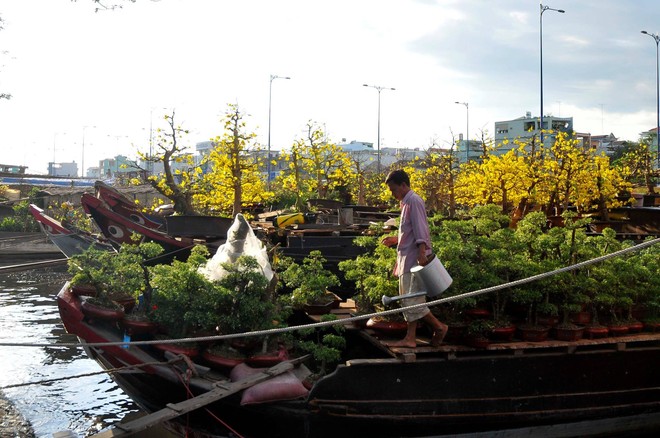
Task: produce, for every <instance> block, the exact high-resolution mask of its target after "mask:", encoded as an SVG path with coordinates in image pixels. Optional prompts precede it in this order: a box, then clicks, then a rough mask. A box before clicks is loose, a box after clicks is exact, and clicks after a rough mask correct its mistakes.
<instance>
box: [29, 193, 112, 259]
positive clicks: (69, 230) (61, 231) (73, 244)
mask: <svg viewBox="0 0 660 438" xmlns="http://www.w3.org/2000/svg"><path fill="white" fill-rule="evenodd" d="M28 209H29V211H30V214H31V215H32V216H33V217H34V219H35V220H36V221H37V222H38V223H39V227H40V228H41V230H42V231H43V232H44V234H46V236H47V237H48V239H49V240H50V241H51V242H53V244H54V245H55V246H56V247H57V248H58V249H59V250H60V251H61V252H62V254H64V255H65V256H66V257H67V258H70V257H72V256H74V255H76V254H81V253H82V252H83V251H85V250H86V249H88V248H89V247H90V246H92V245H93V246H95V247H96V248H97V249H103V250H108V251H114V247H113V246H112V245H111V244H110V243H109V242H105V241H102V240H101V239H100V238H99V236H95V235H93V234H91V233H88V232H86V231H83V230H79V229H75V228H74V227H72V226H70V225H67V224H63V223H62V222H60V221H58V220H57V219H55V218H53V217H50V216H48V215H47V214H46V213H44V210H43V209H41V208H39V207H37V206H36V205H34V204H30V206H29V208H28Z"/></svg>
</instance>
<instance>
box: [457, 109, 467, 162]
mask: <svg viewBox="0 0 660 438" xmlns="http://www.w3.org/2000/svg"><path fill="white" fill-rule="evenodd" d="M454 103H457V104H459V105H465V114H466V117H467V127H466V130H465V139H466V141H465V162H466V163H467V162H468V159H469V158H470V152H469V151H470V149H469V148H470V105H469V104H468V103H467V102H458V101H457V102H454Z"/></svg>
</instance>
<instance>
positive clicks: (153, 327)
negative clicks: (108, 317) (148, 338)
mask: <svg viewBox="0 0 660 438" xmlns="http://www.w3.org/2000/svg"><path fill="white" fill-rule="evenodd" d="M119 325H120V326H121V327H122V328H123V329H124V330H126V332H127V333H128V335H129V336H133V335H143V334H154V333H156V332H157V331H158V324H157V323H155V322H153V321H149V320H148V319H131V318H126V317H124V318H123V319H122V320H121V321H119Z"/></svg>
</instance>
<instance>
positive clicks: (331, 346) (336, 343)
mask: <svg viewBox="0 0 660 438" xmlns="http://www.w3.org/2000/svg"><path fill="white" fill-rule="evenodd" d="M336 319H337V315H332V314H327V315H323V316H321V322H325V321H334V320H336ZM343 332H344V326H342V325H339V324H338V325H336V326H333V327H324V328H321V329H316V330H314V329H303V330H299V334H300V336H302V337H306V338H303V339H299V340H297V341H296V346H297V347H298V348H300V349H301V350H302V351H306V352H309V353H311V354H312V356H313V357H314V359H315V360H316V361H317V362H318V363H319V364H320V365H319V372H318V375H319V376H323V375H324V374H326V370H327V369H328V365H330V364H333V363H336V362H339V360H340V359H341V352H342V350H343V349H344V348H346V340H345V339H344V337H343V336H342V333H343Z"/></svg>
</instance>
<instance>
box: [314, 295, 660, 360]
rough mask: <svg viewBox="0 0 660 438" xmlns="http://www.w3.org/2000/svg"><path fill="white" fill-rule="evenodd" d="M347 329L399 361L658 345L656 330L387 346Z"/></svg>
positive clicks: (343, 306)
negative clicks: (472, 343) (567, 338)
mask: <svg viewBox="0 0 660 438" xmlns="http://www.w3.org/2000/svg"><path fill="white" fill-rule="evenodd" d="M355 311H356V308H355V302H354V301H353V300H351V299H349V300H346V301H345V302H342V303H340V305H339V308H337V309H333V310H332V311H331V314H333V315H336V316H337V319H340V320H341V319H347V318H350V317H351V316H353V315H354V313H355ZM308 316H309V318H310V319H311V320H312V321H314V322H320V321H321V316H322V315H308ZM345 327H346V329H347V330H356V331H358V330H359V334H360V336H361V337H362V338H363V339H365V340H366V341H368V342H369V343H370V344H372V345H373V346H375V347H376V348H377V349H379V350H380V351H382V352H383V353H385V354H387V355H388V356H390V357H391V358H396V359H399V360H401V361H403V362H414V361H415V360H417V358H418V356H421V357H442V358H445V359H449V360H450V359H456V358H458V357H464V356H474V355H479V354H488V355H498V354H500V355H514V356H518V355H523V354H529V353H535V354H538V353H541V352H543V353H546V352H547V353H548V354H559V353H561V354H565V353H569V354H574V353H587V352H589V351H595V350H599V351H602V350H614V351H624V350H627V349H639V348H646V347H653V348H657V347H658V346H660V333H655V332H654V333H650V332H642V333H635V334H629V335H624V336H610V337H604V338H598V339H586V338H585V339H581V340H578V341H558V340H554V339H549V340H547V341H542V342H528V341H522V340H517V339H514V340H513V341H511V342H492V343H490V344H489V345H488V346H487V347H485V348H473V347H468V346H466V345H461V344H450V343H443V344H441V345H440V346H439V347H433V346H432V345H431V339H430V337H428V336H424V335H419V336H418V337H417V347H415V348H404V347H390V346H388V345H386V344H387V343H388V342H390V341H394V340H396V339H397V338H395V337H393V336H392V335H387V334H383V333H380V332H378V331H376V330H373V329H369V328H362V327H360V326H359V325H357V324H355V323H350V324H346V326H345Z"/></svg>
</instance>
